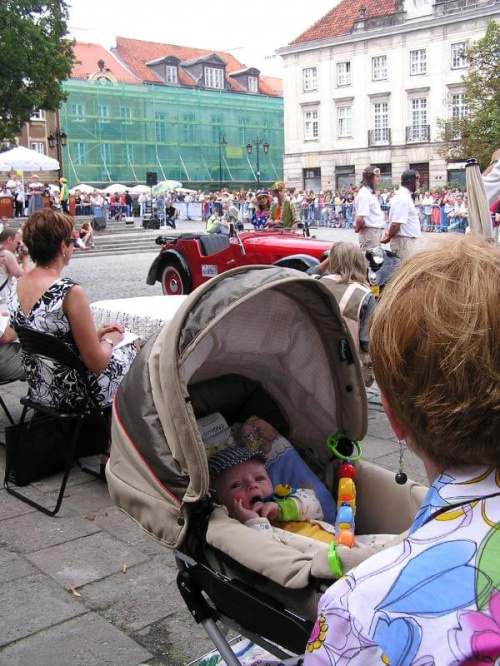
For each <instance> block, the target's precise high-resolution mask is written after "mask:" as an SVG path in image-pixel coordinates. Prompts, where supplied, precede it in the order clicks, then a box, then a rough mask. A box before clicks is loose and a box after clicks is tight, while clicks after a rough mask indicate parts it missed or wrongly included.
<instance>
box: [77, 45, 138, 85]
mask: <svg viewBox="0 0 500 666" xmlns="http://www.w3.org/2000/svg"><path fill="white" fill-rule="evenodd" d="M73 53H74V54H75V58H76V60H75V63H74V64H73V69H72V70H71V75H70V78H72V79H88V78H89V76H90V75H92V74H95V73H96V72H97V71H98V70H99V67H98V66H97V61H98V60H101V59H102V60H104V64H105V67H106V70H107V71H108V72H109V73H110V74H112V75H113V76H114V77H115V79H116V80H117V81H120V82H121V83H140V81H139V80H138V79H137V78H136V77H135V76H134V75H133V74H131V73H130V72H129V71H127V69H126V67H124V66H123V65H122V64H121V63H120V62H118V60H117V59H116V58H115V56H114V55H112V54H111V53H109V51H107V50H106V49H105V48H104V47H103V46H100V45H99V44H86V43H84V42H76V43H75V44H74V45H73Z"/></svg>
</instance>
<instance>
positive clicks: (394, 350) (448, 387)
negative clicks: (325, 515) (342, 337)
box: [304, 234, 500, 666]
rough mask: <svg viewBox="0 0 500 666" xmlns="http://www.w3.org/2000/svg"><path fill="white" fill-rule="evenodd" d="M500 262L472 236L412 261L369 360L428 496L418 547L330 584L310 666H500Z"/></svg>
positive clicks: (389, 298) (384, 309)
mask: <svg viewBox="0 0 500 666" xmlns="http://www.w3.org/2000/svg"><path fill="white" fill-rule="evenodd" d="M499 283H500V250H498V249H497V248H496V247H495V246H494V245H492V244H490V243H487V242H486V241H484V240H483V239H481V238H480V237H478V236H475V235H473V234H470V235H467V236H462V237H458V238H450V240H449V242H447V243H446V244H442V245H441V244H440V245H435V246H433V247H432V248H431V249H429V250H425V251H423V252H418V253H417V254H414V255H412V256H411V257H410V258H409V259H407V260H406V261H405V262H404V263H403V264H402V265H401V267H400V268H399V269H398V270H397V271H396V273H395V274H394V276H393V278H392V279H391V282H390V284H389V285H388V287H387V288H386V289H385V291H384V296H383V298H382V299H381V301H380V303H379V304H378V305H377V309H376V312H375V314H374V316H373V320H372V325H371V344H370V349H371V354H372V357H373V366H374V370H375V375H376V378H377V382H378V384H379V386H380V390H381V394H382V404H383V405H384V408H385V411H386V413H387V416H388V418H389V421H390V423H391V425H392V428H393V430H394V432H395V434H396V437H397V438H398V439H399V440H400V441H401V440H406V442H407V443H408V446H410V447H411V448H412V450H413V451H414V452H415V453H416V454H417V455H418V456H419V457H420V458H421V460H422V461H423V463H424V465H425V469H426V472H427V476H428V478H429V482H430V483H431V484H432V485H431V488H430V489H429V491H428V493H427V495H426V497H425V499H424V502H423V504H422V506H421V507H420V509H419V511H418V513H417V515H416V517H415V519H414V522H413V525H412V526H411V528H410V533H409V536H408V537H407V538H406V539H405V540H404V541H403V542H402V543H401V544H399V545H397V546H394V547H392V548H389V549H387V550H385V551H383V552H381V553H378V554H376V555H374V556H373V557H371V558H369V559H368V560H366V561H365V562H363V563H362V564H360V565H359V566H357V567H356V568H355V569H353V570H352V571H350V572H349V573H348V575H347V576H346V577H345V578H343V579H341V580H339V581H338V582H336V583H335V584H334V585H332V586H331V587H330V588H329V589H328V590H327V592H326V593H325V595H324V596H323V597H322V599H321V601H320V604H319V615H318V620H317V623H316V625H315V627H314V629H313V633H312V635H311V638H310V641H309V643H308V646H307V650H306V657H305V661H304V664H305V666H331V665H332V664H340V663H342V664H347V663H348V664H349V665H350V666H355V665H356V666H359V665H365V664H366V665H368V664H369V665H370V666H371V665H372V664H389V663H390V664H408V665H410V664H422V665H423V664H490V663H491V664H493V663H495V662H496V660H497V659H498V656H499V655H500V632H499V631H498V622H499V620H498V617H499V615H498V601H499V599H500V580H499V576H498V558H499V553H500V546H499V536H498V535H499V531H498V526H499V524H500V482H499V477H498V470H499V468H500V447H499V445H498V443H499V435H500V410H499V408H498V406H499V402H500V379H499V378H500V354H499V351H498V344H497V341H498V338H499V336H500V308H499V307H498V284H499Z"/></svg>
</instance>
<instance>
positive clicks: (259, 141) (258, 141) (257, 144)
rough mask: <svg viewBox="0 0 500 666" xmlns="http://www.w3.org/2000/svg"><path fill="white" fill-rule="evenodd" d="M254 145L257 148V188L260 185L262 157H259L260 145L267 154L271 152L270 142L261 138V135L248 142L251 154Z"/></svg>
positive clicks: (248, 149) (248, 150) (248, 151)
mask: <svg viewBox="0 0 500 666" xmlns="http://www.w3.org/2000/svg"><path fill="white" fill-rule="evenodd" d="M252 146H255V150H256V157H257V174H256V175H257V188H259V187H260V159H259V150H260V147H261V146H262V149H263V150H264V155H267V153H268V152H269V144H268V142H267V141H266V139H261V138H260V137H257V138H256V139H253V140H252V141H249V142H248V143H247V153H248V154H249V155H251V154H252Z"/></svg>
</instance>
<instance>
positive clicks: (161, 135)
mask: <svg viewBox="0 0 500 666" xmlns="http://www.w3.org/2000/svg"><path fill="white" fill-rule="evenodd" d="M166 119H167V116H166V115H165V114H164V113H155V139H156V141H157V143H164V142H165V141H166V140H167V127H166V125H165V121H166Z"/></svg>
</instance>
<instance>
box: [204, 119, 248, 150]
mask: <svg viewBox="0 0 500 666" xmlns="http://www.w3.org/2000/svg"><path fill="white" fill-rule="evenodd" d="M211 130H212V143H216V144H218V143H219V139H220V133H221V131H222V116H212V127H211ZM243 143H244V142H243Z"/></svg>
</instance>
